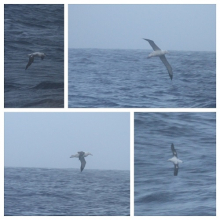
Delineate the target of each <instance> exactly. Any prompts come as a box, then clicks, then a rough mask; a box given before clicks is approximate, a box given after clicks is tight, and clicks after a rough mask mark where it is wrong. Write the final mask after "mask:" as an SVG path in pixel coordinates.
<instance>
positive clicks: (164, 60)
mask: <svg viewBox="0 0 220 220" xmlns="http://www.w3.org/2000/svg"><path fill="white" fill-rule="evenodd" d="M160 59H161V61H162V62H163V64H164V65H165V67H166V68H167V71H168V73H169V75H170V79H171V80H172V78H173V70H172V67H171V66H170V64H169V63H168V61H167V59H166V57H165V56H164V55H162V56H160Z"/></svg>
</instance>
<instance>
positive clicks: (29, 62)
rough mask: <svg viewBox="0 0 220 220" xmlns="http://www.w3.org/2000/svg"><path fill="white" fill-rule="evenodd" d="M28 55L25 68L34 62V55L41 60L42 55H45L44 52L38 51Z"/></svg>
mask: <svg viewBox="0 0 220 220" xmlns="http://www.w3.org/2000/svg"><path fill="white" fill-rule="evenodd" d="M28 56H29V61H28V64H27V66H26V68H25V70H26V69H27V68H28V67H29V66H30V65H31V64H32V63H33V62H34V57H37V56H38V57H40V58H41V60H43V59H44V57H45V56H46V54H45V53H40V52H35V53H31V54H28Z"/></svg>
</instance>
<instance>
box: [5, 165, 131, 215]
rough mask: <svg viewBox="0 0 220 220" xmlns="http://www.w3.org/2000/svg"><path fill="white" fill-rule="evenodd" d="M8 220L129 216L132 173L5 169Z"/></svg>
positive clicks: (6, 213) (86, 170)
mask: <svg viewBox="0 0 220 220" xmlns="http://www.w3.org/2000/svg"><path fill="white" fill-rule="evenodd" d="M4 172H5V179H4V183H5V184H4V185H5V187H4V215H5V216H12V215H13V216H51V215H52V216H54V215H59V216H60V215H61V216H88V215H95V216H116V215H117V216H118V215H120V216H124V215H130V172H129V171H119V170H90V169H85V170H84V171H83V172H80V171H79V169H49V168H15V167H5V170H4Z"/></svg>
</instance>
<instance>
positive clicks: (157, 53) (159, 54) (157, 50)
mask: <svg viewBox="0 0 220 220" xmlns="http://www.w3.org/2000/svg"><path fill="white" fill-rule="evenodd" d="M143 39H144V40H146V41H148V42H149V44H150V45H151V47H152V48H153V50H154V51H153V52H152V53H150V54H149V55H148V57H147V58H151V57H160V59H161V61H162V62H163V64H164V65H165V66H166V68H167V70H168V73H169V75H170V79H171V80H172V78H173V71H172V67H171V66H170V64H169V63H168V61H167V59H166V57H165V54H166V53H168V51H167V50H161V49H160V48H159V47H158V46H157V45H156V44H155V43H154V42H153V41H152V40H149V39H145V38H143Z"/></svg>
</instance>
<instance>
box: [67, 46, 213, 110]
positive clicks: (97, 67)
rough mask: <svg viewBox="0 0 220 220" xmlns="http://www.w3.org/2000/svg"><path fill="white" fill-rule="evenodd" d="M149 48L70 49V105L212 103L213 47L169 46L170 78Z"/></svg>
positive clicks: (171, 105) (125, 105)
mask: <svg viewBox="0 0 220 220" xmlns="http://www.w3.org/2000/svg"><path fill="white" fill-rule="evenodd" d="M150 52H151V51H147V50H104V49H69V107H76V108H77V107H90V108H91V107H104V108H107V107H108V108H120V107H124V108H127V107H130V108H133V107H136V108H145V107H146V108H152V107H165V108H167V107H168V108H177V107H184V108H185V107H188V108H194V107H201V108H214V107H215V106H216V54H215V52H190V51H188V52H184V51H170V54H168V55H166V56H167V59H168V61H169V63H170V64H171V66H172V68H173V73H174V75H173V80H172V81H171V80H170V78H169V75H168V73H167V70H166V68H165V66H164V65H163V63H162V62H161V60H160V59H159V58H157V57H154V58H151V59H147V56H148V54H149V53H150Z"/></svg>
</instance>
